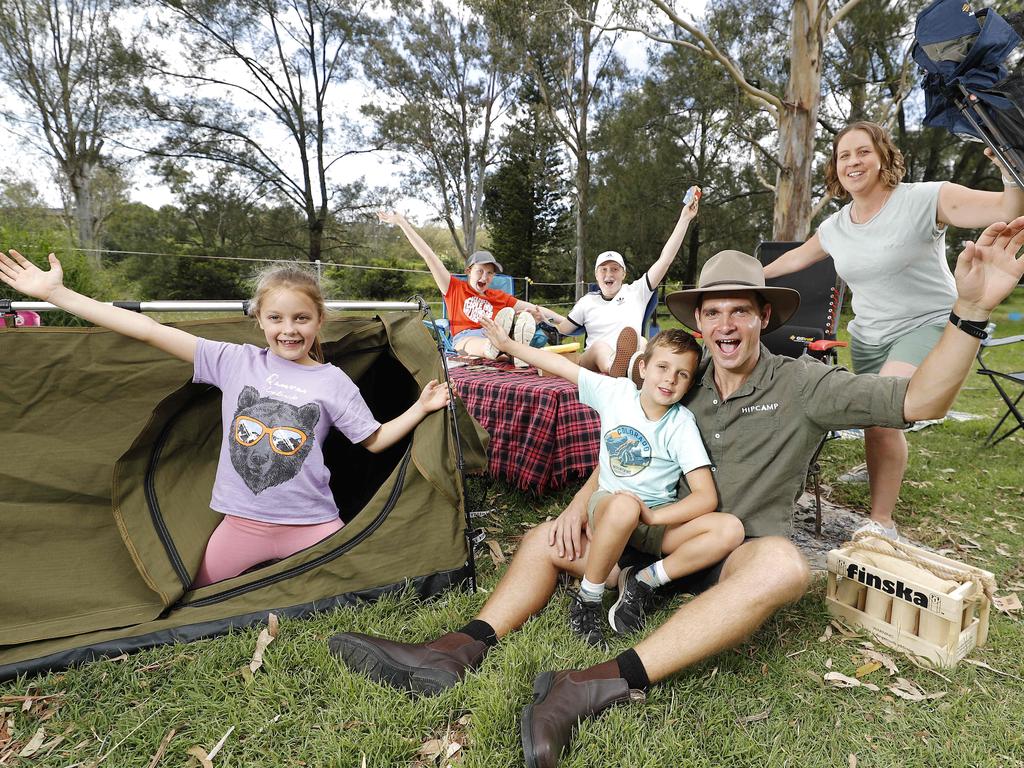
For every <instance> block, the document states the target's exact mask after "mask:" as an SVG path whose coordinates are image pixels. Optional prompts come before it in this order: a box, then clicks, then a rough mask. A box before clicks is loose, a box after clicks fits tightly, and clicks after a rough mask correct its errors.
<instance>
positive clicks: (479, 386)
mask: <svg viewBox="0 0 1024 768" xmlns="http://www.w3.org/2000/svg"><path fill="white" fill-rule="evenodd" d="M450 375H451V380H452V385H453V386H454V387H455V391H456V392H458V394H459V396H460V397H461V398H462V400H463V401H464V402H465V403H466V408H467V409H468V410H469V412H470V413H471V414H472V415H473V418H475V419H476V420H477V421H479V422H480V424H481V425H483V427H484V429H486V430H487V432H488V433H489V434H490V436H491V442H490V447H489V448H488V450H487V454H488V471H489V472H490V474H491V476H492V477H500V478H501V479H503V480H505V481H507V482H509V483H511V484H512V485H514V486H516V487H517V488H519V489H521V490H524V491H533V492H534V493H538V494H542V493H544V492H545V491H547V490H549V489H554V488H562V487H564V486H566V485H568V484H569V483H570V482H573V481H582V480H584V479H586V477H587V476H588V475H589V474H590V473H591V471H593V469H594V467H595V466H596V465H597V455H598V447H599V441H600V437H601V430H600V426H601V425H600V420H599V419H598V416H597V412H596V411H594V410H593V409H591V408H589V407H588V406H586V405H583V404H582V403H580V401H579V396H578V394H577V390H576V385H575V384H571V383H569V382H568V381H566V380H565V379H560V378H558V377H556V376H538V375H537V371H536V369H534V368H528V369H518V370H516V369H513V368H512V367H511V366H510V365H508V364H502V363H489V364H488V365H481V364H471V365H467V366H465V367H462V368H455V369H454V370H452V371H451V374H450Z"/></svg>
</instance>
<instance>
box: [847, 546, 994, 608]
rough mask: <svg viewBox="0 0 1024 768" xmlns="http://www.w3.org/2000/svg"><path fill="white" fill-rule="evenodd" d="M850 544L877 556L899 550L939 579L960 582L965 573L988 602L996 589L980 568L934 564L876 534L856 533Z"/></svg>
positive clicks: (909, 548)
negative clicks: (955, 567)
mask: <svg viewBox="0 0 1024 768" xmlns="http://www.w3.org/2000/svg"><path fill="white" fill-rule="evenodd" d="M876 542H878V543H876ZM851 543H852V544H853V549H858V550H861V551H864V552H875V553H876V554H879V555H891V554H892V551H891V550H887V549H886V547H891V548H892V549H896V550H899V551H900V552H901V553H902V554H903V555H905V556H906V558H907V560H909V561H910V562H911V563H913V564H914V565H916V566H919V567H921V568H923V569H924V570H926V571H928V572H929V573H931V574H933V575H934V576H937V577H939V578H940V579H948V580H950V581H962V580H963V577H964V573H965V572H966V573H967V574H968V575H969V576H970V579H971V581H973V582H974V583H975V584H977V585H978V586H979V587H980V588H981V590H982V591H983V592H984V593H985V596H986V597H987V598H988V599H989V601H990V602H991V600H992V598H993V596H994V595H995V591H996V589H997V588H998V587H997V586H996V580H995V579H994V578H993V577H992V576H990V575H988V574H987V573H984V572H983V571H982V570H981V569H980V568H975V567H974V566H973V565H967V564H966V563H964V564H962V565H961V566H960V568H958V569H956V570H954V569H953V568H950V567H949V566H946V565H943V564H942V563H936V562H933V561H931V560H926V559H924V558H922V557H921V556H920V555H918V554H917V552H916V551H915V550H916V547H913V546H911V545H910V544H904V543H903V542H902V541H897V540H895V539H889V538H886V539H882V538H880V537H879V536H878V534H876V533H872V532H871V531H859V532H858V533H855V534H853V539H851ZM971 599H974V600H977V597H976V596H974V597H972V598H971Z"/></svg>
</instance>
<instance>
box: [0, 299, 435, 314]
mask: <svg viewBox="0 0 1024 768" xmlns="http://www.w3.org/2000/svg"><path fill="white" fill-rule="evenodd" d="M104 303H105V304H109V305H110V306H114V307H121V308H122V309H130V310H132V311H133V312H240V313H243V314H244V313H246V311H247V309H248V307H249V302H248V300H246V301H107V302H104ZM326 304H327V308H328V309H336V310H354V311H363V312H364V311H367V310H371V311H379V312H414V311H419V310H420V309H421V305H420V304H418V303H417V302H414V301H328V302H326ZM56 309H59V307H55V306H54V305H53V304H50V303H49V302H46V301H7V300H0V311H3V312H9V311H18V310H23V311H31V312H49V311H51V310H56Z"/></svg>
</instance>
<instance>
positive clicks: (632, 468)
mask: <svg viewBox="0 0 1024 768" xmlns="http://www.w3.org/2000/svg"><path fill="white" fill-rule="evenodd" d="M604 444H605V447H607V449H608V456H609V457H610V463H611V467H612V473H613V474H615V475H616V476H618V477H632V476H633V475H636V474H638V473H640V472H642V471H643V470H644V469H646V468H647V466H648V465H649V464H650V463H651V444H650V443H649V442H647V438H646V437H644V436H643V435H642V434H641V433H640V432H638V431H637V430H636V429H634V428H633V427H631V426H629V425H627V424H620V425H619V426H617V427H615V429H611V430H609V431H607V432H605V434H604Z"/></svg>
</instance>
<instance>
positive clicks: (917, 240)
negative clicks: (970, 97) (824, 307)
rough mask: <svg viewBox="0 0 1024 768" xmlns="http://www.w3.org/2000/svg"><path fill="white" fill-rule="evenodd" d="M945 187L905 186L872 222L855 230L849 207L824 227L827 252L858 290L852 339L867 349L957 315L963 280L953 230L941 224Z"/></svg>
mask: <svg viewBox="0 0 1024 768" xmlns="http://www.w3.org/2000/svg"><path fill="white" fill-rule="evenodd" d="M943 184H945V182H943V181H928V182H921V183H916V184H898V185H897V186H896V188H895V189H893V192H892V195H890V197H889V199H888V200H887V201H886V203H885V205H883V206H882V208H881V210H879V211H878V213H876V214H875V215H874V216H873V217H872V218H871V219H870V220H869V221H867V222H865V223H863V224H855V223H854V222H853V220H852V219H851V217H850V211H851V209H852V208H853V203H848V204H846V205H845V206H843V208H842V209H841V210H839V211H837V212H836V213H833V214H832V215H831V216H829V217H828V218H827V219H826V220H825V221H823V222H822V223H821V226H819V227H818V239H819V240H820V241H821V247H822V248H824V249H825V251H826V252H827V253H828V254H829V255H830V256H831V257H832V260H833V261H834V262H835V265H836V272H837V273H838V274H839V276H840V277H841V278H842V279H843V280H845V281H846V284H847V285H849V286H850V289H851V290H852V291H853V312H854V315H855V317H854V319H853V320H851V321H850V326H849V330H850V334H851V335H852V336H855V337H856V338H857V339H858V340H860V341H862V342H864V343H865V344H876V345H877V344H885V343H888V342H890V341H893V340H895V339H897V338H899V337H900V336H902V335H903V334H905V333H907V332H909V331H912V330H914V329H915V328H920V327H922V326H925V325H944V324H945V323H946V319H947V318H948V317H949V311H950V310H951V309H952V308H953V303H954V302H955V301H956V282H955V281H954V279H953V273H952V272H950V270H949V265H948V264H947V263H946V228H945V227H938V226H937V225H936V223H935V217H936V213H937V211H938V205H939V190H940V189H941V187H942V185H943Z"/></svg>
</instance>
